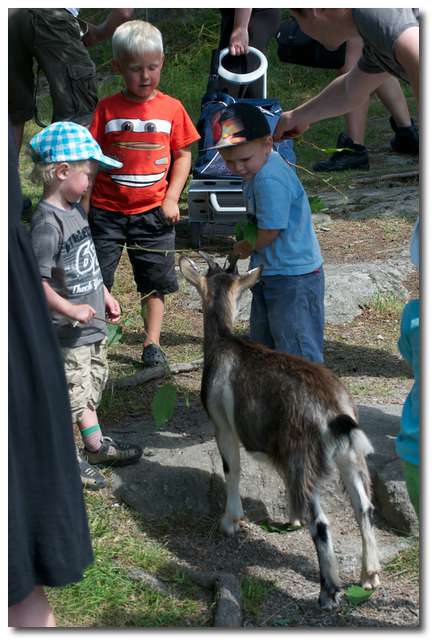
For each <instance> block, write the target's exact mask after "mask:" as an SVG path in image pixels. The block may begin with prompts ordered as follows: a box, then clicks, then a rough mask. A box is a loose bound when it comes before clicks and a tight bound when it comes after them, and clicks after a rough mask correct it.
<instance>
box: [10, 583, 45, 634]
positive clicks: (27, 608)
mask: <svg viewBox="0 0 432 640" xmlns="http://www.w3.org/2000/svg"><path fill="white" fill-rule="evenodd" d="M8 626H9V627H17V628H21V627H55V626H56V622H55V618H54V613H53V610H52V609H51V606H50V604H49V602H48V599H47V597H46V594H45V591H44V589H43V587H35V588H34V589H33V591H32V593H31V594H30V595H29V596H27V598H25V599H24V600H22V601H21V602H18V604H14V605H13V606H12V607H9V611H8Z"/></svg>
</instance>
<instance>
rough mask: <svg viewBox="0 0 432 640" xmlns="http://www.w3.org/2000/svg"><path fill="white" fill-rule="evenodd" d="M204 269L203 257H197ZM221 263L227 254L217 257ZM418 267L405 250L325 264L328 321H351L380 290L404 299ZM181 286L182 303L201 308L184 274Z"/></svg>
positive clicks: (246, 309) (241, 316)
mask: <svg viewBox="0 0 432 640" xmlns="http://www.w3.org/2000/svg"><path fill="white" fill-rule="evenodd" d="M195 262H196V263H197V264H198V265H199V266H200V268H202V271H203V273H205V266H204V265H205V263H204V261H200V260H196V261H195ZM216 262H218V263H219V264H220V265H221V266H222V265H223V264H224V262H225V258H216ZM248 264H249V261H248V260H239V262H238V267H239V271H240V273H245V272H246V271H247V268H248ZM414 270H415V268H414V266H413V265H412V264H411V261H410V259H409V256H408V251H407V250H404V251H403V252H402V253H401V255H400V257H399V258H398V259H397V260H388V261H376V262H357V263H355V264H325V265H324V273H325V298H324V306H325V318H326V322H328V323H329V324H344V323H346V322H351V320H353V319H354V318H355V317H356V316H358V315H360V313H361V312H362V306H364V305H365V304H367V303H368V302H370V300H372V299H373V297H374V296H375V295H377V294H384V295H385V294H389V293H392V294H394V295H395V296H397V297H399V298H401V299H403V298H406V296H407V295H408V291H407V289H406V287H405V286H404V284H403V283H404V282H405V281H406V279H407V277H408V276H409V274H410V273H412V272H413V271H414ZM180 283H181V284H180V286H181V289H182V292H184V296H183V297H182V300H181V304H182V305H183V306H185V307H187V308H189V309H201V299H200V297H199V294H198V293H197V291H196V289H195V288H194V287H192V285H190V284H188V283H187V282H185V280H184V278H183V277H182V278H181V280H180ZM251 301H252V293H251V292H250V291H249V290H247V291H245V292H244V294H243V295H242V297H241V299H240V306H239V312H238V320H242V321H248V320H249V315H250V306H251Z"/></svg>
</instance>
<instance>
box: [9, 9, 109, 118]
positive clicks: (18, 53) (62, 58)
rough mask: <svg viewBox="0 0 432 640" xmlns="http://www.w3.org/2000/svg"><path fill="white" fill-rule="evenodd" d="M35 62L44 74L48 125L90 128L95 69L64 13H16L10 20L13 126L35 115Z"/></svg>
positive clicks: (72, 21)
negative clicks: (50, 110) (65, 122)
mask: <svg viewBox="0 0 432 640" xmlns="http://www.w3.org/2000/svg"><path fill="white" fill-rule="evenodd" d="M34 59H36V61H37V63H38V65H39V67H40V68H41V69H42V71H43V72H44V73H45V75H46V78H47V80H48V84H49V90H50V95H51V99H52V103H53V114H52V122H58V121H61V120H71V121H73V122H77V123H78V124H82V125H85V126H87V125H89V124H90V121H91V117H92V114H93V111H94V109H95V107H96V104H97V100H98V98H97V87H96V68H95V65H94V63H93V61H92V60H91V58H90V55H89V53H88V51H87V48H86V47H85V46H84V44H83V43H82V40H81V31H80V23H79V21H78V19H77V18H74V16H73V15H72V14H71V13H69V11H66V9H20V10H19V11H17V12H16V13H15V14H14V15H13V16H12V17H11V18H10V19H9V115H10V119H11V122H12V124H21V123H23V122H26V121H27V120H30V119H31V118H32V117H33V116H34V113H35V96H34V93H35V91H34V87H35V77H34V70H33V63H34Z"/></svg>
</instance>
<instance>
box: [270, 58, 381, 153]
mask: <svg viewBox="0 0 432 640" xmlns="http://www.w3.org/2000/svg"><path fill="white" fill-rule="evenodd" d="M389 75H390V74H388V73H387V72H384V73H365V72H364V71H361V69H359V67H358V65H355V66H354V67H353V68H352V69H351V70H350V71H348V72H347V73H345V74H344V75H342V76H339V77H337V78H335V79H334V80H333V81H332V82H331V83H330V84H329V85H328V86H327V87H326V88H325V89H324V90H323V91H321V93H319V94H318V95H317V96H315V97H314V98H311V100H308V101H307V102H305V103H304V104H302V105H300V106H299V107H296V108H295V109H293V110H292V111H285V113H283V114H282V116H281V118H280V120H279V122H278V124H277V127H276V130H275V133H274V139H275V140H281V139H282V138H283V137H290V138H292V137H296V136H299V135H301V134H302V133H303V132H304V131H306V129H308V128H309V127H310V125H311V124H314V123H315V122H320V121H321V120H326V119H328V118H334V117H336V116H341V115H344V114H345V113H349V112H350V111H352V110H353V109H355V108H357V107H358V106H360V105H361V104H362V103H363V102H364V101H365V100H367V99H368V98H369V96H370V94H371V93H372V92H373V91H375V89H376V88H377V87H379V86H380V85H381V84H382V83H383V82H384V81H385V80H387V79H388V78H389Z"/></svg>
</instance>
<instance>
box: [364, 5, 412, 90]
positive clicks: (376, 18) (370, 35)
mask: <svg viewBox="0 0 432 640" xmlns="http://www.w3.org/2000/svg"><path fill="white" fill-rule="evenodd" d="M352 16H353V20H354V24H355V25H356V27H357V30H358V32H359V34H360V35H361V37H362V38H363V42H364V47H363V54H362V57H361V58H360V60H359V61H358V66H359V68H360V69H361V71H364V72H365V73H383V71H387V72H389V73H391V74H392V75H393V76H396V77H397V78H399V79H401V80H405V81H406V82H408V78H407V75H406V73H405V70H404V69H403V67H401V65H400V64H399V63H398V62H397V60H396V58H395V56H394V51H393V48H394V44H395V42H396V40H397V39H398V38H399V36H400V35H401V34H402V33H403V32H404V31H406V29H409V27H417V26H419V19H420V18H419V11H418V9H353V10H352Z"/></svg>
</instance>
